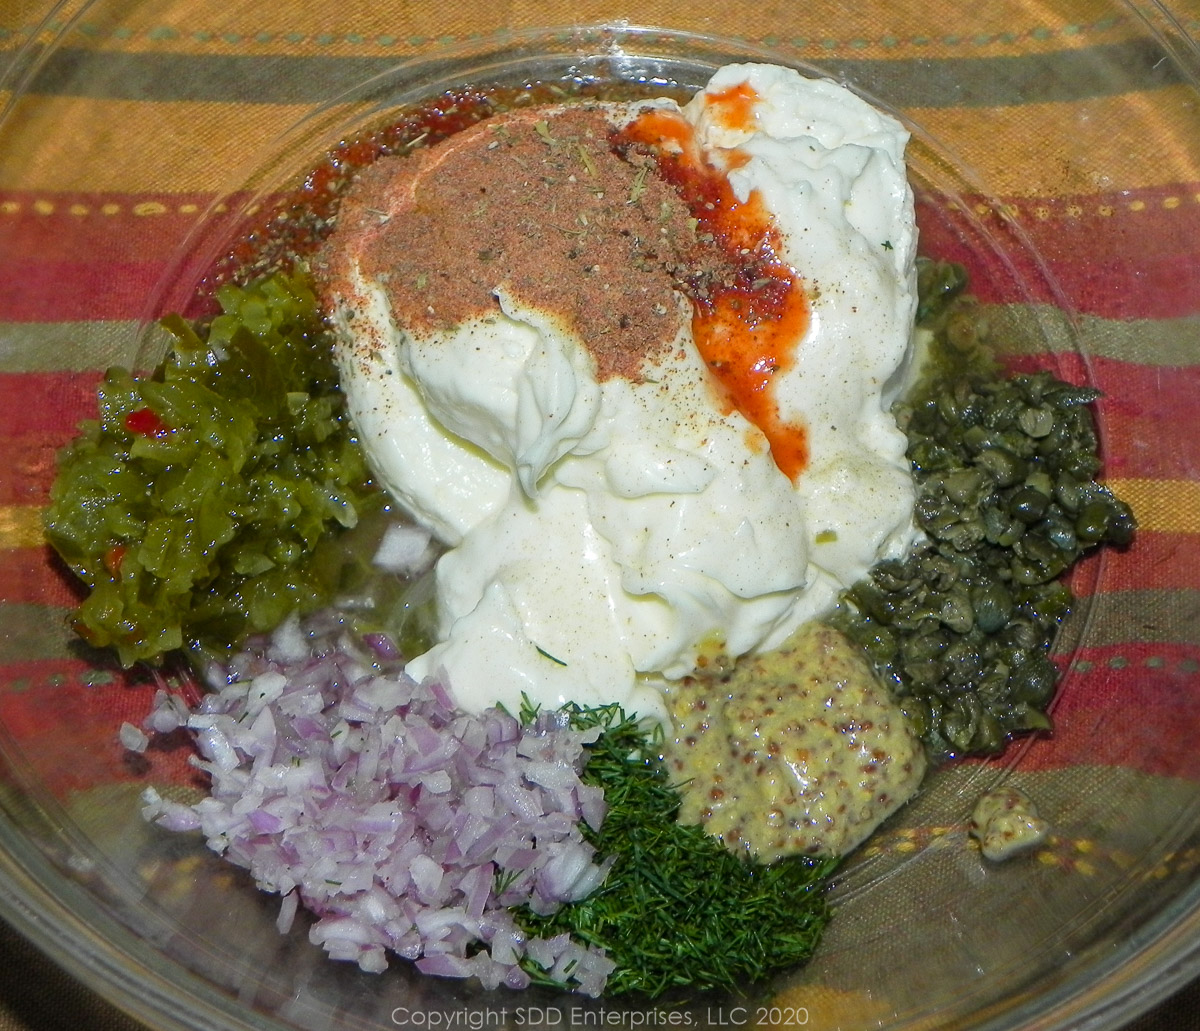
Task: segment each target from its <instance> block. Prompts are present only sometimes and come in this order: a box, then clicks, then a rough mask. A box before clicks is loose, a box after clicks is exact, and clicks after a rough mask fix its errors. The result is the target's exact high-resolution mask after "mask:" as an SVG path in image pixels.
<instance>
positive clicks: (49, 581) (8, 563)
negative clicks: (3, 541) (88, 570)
mask: <svg viewBox="0 0 1200 1031" xmlns="http://www.w3.org/2000/svg"><path fill="white" fill-rule="evenodd" d="M86 593H87V589H86V588H85V587H84V585H83V581H82V580H79V579H77V578H76V577H75V576H74V575H73V574H72V573H71V572H69V571H68V570H67V568H66V566H65V565H64V564H63V563H62V562H61V561H60V560H59V558H58V556H57V555H55V554H54V553H53V552H52V550H51V549H50V547H49V545H47V546H45V547H40V548H2V549H0V601H2V602H7V603H12V604H24V605H45V606H47V607H54V608H61V609H63V610H64V616H63V621H64V622H65V621H66V615H65V613H66V611H67V610H70V609H74V608H75V606H76V605H78V604H79V603H80V602H81V601H83V599H84V596H85V595H86Z"/></svg>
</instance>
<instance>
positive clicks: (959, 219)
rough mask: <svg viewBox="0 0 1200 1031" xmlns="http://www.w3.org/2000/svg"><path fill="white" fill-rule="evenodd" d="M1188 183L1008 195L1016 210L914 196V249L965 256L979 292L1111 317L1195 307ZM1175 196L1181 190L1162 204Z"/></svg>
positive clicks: (1193, 220)
mask: <svg viewBox="0 0 1200 1031" xmlns="http://www.w3.org/2000/svg"><path fill="white" fill-rule="evenodd" d="M1197 189H1198V187H1197V186H1196V185H1194V184H1177V185H1175V186H1172V187H1169V188H1167V187H1164V188H1158V189H1155V190H1145V191H1138V192H1137V193H1136V194H1112V195H1098V196H1097V195H1089V196H1086V197H1060V198H1046V199H1040V198H1014V199H1011V203H1012V204H1013V205H1015V207H1016V209H1017V217H1016V218H1015V219H1009V218H1006V217H1003V216H1002V215H1001V214H1000V213H998V211H997V207H1002V205H1003V204H1004V203H1005V202H1004V201H1003V200H1002V201H1000V202H999V203H998V204H992V203H990V202H986V203H985V202H983V201H981V200H980V199H979V198H975V197H966V198H963V200H962V201H961V202H958V203H956V204H955V205H954V206H949V205H947V203H946V201H945V199H943V198H939V197H936V196H931V197H925V198H922V199H921V200H920V201H919V203H918V205H917V224H918V225H919V226H920V230H921V250H922V252H923V253H925V254H928V255H929V256H931V257H938V258H945V259H947V260H953V261H961V262H963V263H964V264H966V265H967V267H968V268H969V270H970V272H971V276H972V285H971V288H972V291H973V292H974V293H975V294H976V295H977V296H978V297H979V298H980V300H983V301H991V302H997V303H1014V302H1015V303H1022V302H1025V303H1028V302H1040V303H1048V304H1058V303H1061V302H1062V300H1063V298H1064V297H1065V299H1066V300H1067V302H1068V303H1069V305H1070V306H1072V307H1074V308H1076V309H1077V310H1079V311H1081V312H1086V313H1090V314H1095V315H1099V316H1102V317H1105V318H1113V319H1130V318H1172V317H1177V316H1181V315H1187V314H1192V313H1194V312H1196V311H1200V255H1197V253H1196V249H1195V246H1194V240H1195V239H1196V238H1197V233H1198V232H1200V204H1198V203H1195V202H1194V200H1192V199H1191V198H1194V197H1195V196H1196V194H1197ZM1135 197H1136V198H1137V203H1139V204H1140V205H1141V207H1140V208H1139V209H1138V210H1137V211H1136V212H1134V211H1132V210H1131V205H1132V204H1134V203H1135V201H1134V198H1135ZM1180 197H1185V198H1188V199H1187V201H1186V202H1181V203H1180V204H1179V205H1178V206H1175V207H1167V206H1166V204H1167V202H1168V201H1169V200H1178V199H1179V198H1180ZM977 206H980V207H982V208H983V209H984V213H983V214H979V213H978V212H977V211H976V208H977ZM1102 211H1111V212H1112V213H1111V214H1101V212H1102ZM1039 212H1045V213H1046V217H1045V218H1041V217H1039ZM1047 267H1050V268H1052V273H1049V274H1048V273H1047V271H1046V269H1047ZM1060 292H1061V295H1060Z"/></svg>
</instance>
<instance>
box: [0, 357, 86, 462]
mask: <svg viewBox="0 0 1200 1031" xmlns="http://www.w3.org/2000/svg"><path fill="white" fill-rule="evenodd" d="M102 378H103V373H102V372H100V371H85V372H5V373H0V397H2V398H4V399H5V403H4V404H2V405H0V439H6V438H17V437H21V436H22V435H27V436H30V437H40V438H42V439H45V440H46V441H48V442H50V443H52V444H54V445H55V446H59V445H61V444H65V443H66V442H67V441H68V440H70V439H71V438H72V437H73V436H74V435H75V431H76V428H77V427H78V425H79V422H80V420H82V419H94V418H96V387H97V385H98V384H99V383H100V381H101V379H102Z"/></svg>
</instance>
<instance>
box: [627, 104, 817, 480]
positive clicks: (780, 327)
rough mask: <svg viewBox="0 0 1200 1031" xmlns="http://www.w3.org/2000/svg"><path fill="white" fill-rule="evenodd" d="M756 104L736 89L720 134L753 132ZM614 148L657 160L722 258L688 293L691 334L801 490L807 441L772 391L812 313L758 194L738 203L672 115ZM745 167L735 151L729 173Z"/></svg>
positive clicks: (653, 117) (652, 115)
mask: <svg viewBox="0 0 1200 1031" xmlns="http://www.w3.org/2000/svg"><path fill="white" fill-rule="evenodd" d="M756 99H757V96H756V94H755V93H754V91H753V89H752V88H751V87H750V86H749V85H748V84H746V83H739V84H738V85H737V86H734V87H732V88H730V89H728V90H725V91H724V92H722V93H717V94H713V95H711V96H710V97H709V100H708V103H709V106H710V108H711V109H713V113H714V115H715V117H716V118H717V119H718V120H719V121H720V123H721V124H722V125H724V126H726V127H728V128H735V129H736V128H751V127H752V126H753V119H754V102H755V100H756ZM616 142H617V145H618V146H619V147H622V148H629V149H636V150H643V151H645V152H648V153H649V154H650V155H651V156H652V158H653V160H654V162H655V164H656V165H657V168H658V171H659V174H661V175H662V177H663V178H664V179H665V180H666V181H667V182H668V183H670V184H671V186H672V187H674V189H675V190H676V191H677V192H678V193H679V195H680V196H681V197H682V198H683V200H684V201H685V203H686V204H687V206H688V209H689V210H690V212H691V214H692V217H693V218H694V219H695V220H696V232H697V234H698V235H699V237H700V239H701V240H703V241H705V242H709V241H711V242H710V243H709V245H710V246H712V247H717V248H720V249H721V251H722V252H723V254H724V258H725V261H726V263H727V264H726V266H725V267H724V268H723V269H722V275H720V276H719V277H711V278H706V279H703V280H700V279H697V280H696V281H694V282H693V283H692V284H691V285H692V290H691V291H690V292H691V295H692V300H693V306H694V307H693V315H692V335H693V337H694V338H695V342H696V347H697V349H698V350H699V352H700V356H701V357H702V358H703V359H704V361H705V362H706V363H707V364H708V367H709V368H710V369H711V370H712V372H713V375H714V376H715V377H716V378H717V381H718V382H719V383H720V384H721V385H722V387H723V388H724V389H725V391H726V393H727V395H728V397H729V400H730V402H731V405H732V407H735V408H736V409H737V410H738V411H739V412H741V413H742V415H744V416H745V417H746V418H747V419H748V420H749V421H750V422H752V423H753V424H754V425H755V426H757V427H758V428H759V429H760V430H761V431H762V432H763V435H764V436H765V437H766V438H767V442H768V444H769V445H770V448H771V456H772V458H774V460H775V464H776V465H777V466H779V468H780V470H781V471H782V472H783V473H784V474H785V475H786V476H787V477H788V478H789V479H791V480H793V481H794V480H795V479H796V478H797V477H798V476H799V475H800V474H801V473H802V472H803V471H804V469H805V467H806V466H807V465H808V433H807V431H806V428H805V426H804V425H803V424H801V423H798V422H788V421H786V420H785V419H784V418H783V417H782V416H781V414H780V411H779V405H778V402H777V401H776V399H775V397H774V393H773V391H772V390H771V387H772V384H773V381H774V377H775V375H776V374H777V373H780V372H784V371H786V370H787V369H789V368H791V367H792V365H793V364H794V363H795V360H796V353H795V352H796V345H797V342H798V341H799V340H800V338H801V336H802V335H803V334H804V332H805V330H806V328H807V326H808V321H809V304H808V296H807V294H806V293H805V290H804V286H803V283H802V281H801V279H800V277H799V276H798V275H797V274H796V272H795V271H794V270H793V269H792V268H790V267H789V266H788V265H786V264H785V263H784V262H783V261H781V260H780V258H779V257H778V253H777V250H778V246H779V237H778V233H777V232H776V230H775V228H774V226H773V224H772V220H771V216H770V214H769V213H768V212H767V210H766V208H765V207H764V206H763V203H762V198H761V197H760V196H759V193H758V191H757V190H754V191H752V192H751V194H750V196H749V197H748V198H747V199H746V201H744V202H743V201H740V200H738V198H737V196H736V195H735V194H734V192H733V187H732V186H731V185H730V183H729V179H728V177H727V175H726V173H725V170H724V169H720V168H717V167H715V166H714V165H712V164H710V163H709V162H708V161H706V160H705V158H704V155H703V154H702V152H701V150H700V145H699V142H698V141H697V139H696V134H695V130H694V129H693V127H692V125H691V123H689V122H688V121H687V120H686V119H684V118H683V117H682V116H681V115H679V114H678V113H676V112H674V111H670V110H664V109H651V110H648V111H646V112H644V113H643V114H641V115H639V116H638V117H637V118H636V119H635V120H634V121H633V122H631V123H630V124H629V125H628V126H626V127H625V128H624V129H622V130H621V131H620V132H619V133H618V134H617V141H616ZM746 160H748V158H747V156H746V155H744V154H741V153H740V152H738V151H731V152H730V165H729V167H731V168H735V167H737V165H738V163H739V161H740V162H741V163H744V162H745V161H746Z"/></svg>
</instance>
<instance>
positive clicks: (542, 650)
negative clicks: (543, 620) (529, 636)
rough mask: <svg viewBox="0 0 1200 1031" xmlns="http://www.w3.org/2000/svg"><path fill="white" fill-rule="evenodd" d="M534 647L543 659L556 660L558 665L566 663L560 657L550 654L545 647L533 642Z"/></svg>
mask: <svg viewBox="0 0 1200 1031" xmlns="http://www.w3.org/2000/svg"><path fill="white" fill-rule="evenodd" d="M534 647H535V648H537V653H538V654H539V655H540V656H541V657H542V658H543V659H549V660H550V661H551V662H556V663H558V665H560V666H565V665H566V663H565V662H563V660H562V659H559V658H556V657H555V656H553V655H551V654H550V653H549V652H548V651H546V649H545V648H542V647H541V646H540V645H536V644H535V645H534Z"/></svg>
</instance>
